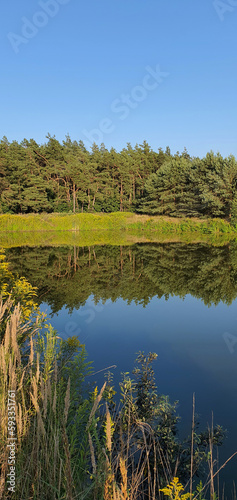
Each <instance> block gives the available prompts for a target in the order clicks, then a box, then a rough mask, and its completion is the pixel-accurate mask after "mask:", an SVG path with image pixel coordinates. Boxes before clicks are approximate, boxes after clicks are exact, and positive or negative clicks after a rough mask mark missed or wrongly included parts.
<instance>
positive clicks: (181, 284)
mask: <svg viewBox="0 0 237 500" xmlns="http://www.w3.org/2000/svg"><path fill="white" fill-rule="evenodd" d="M7 258H8V261H9V262H10V265H11V268H12V270H13V271H14V272H18V273H19V274H20V275H23V276H26V277H27V279H28V280H29V281H30V282H31V284H32V285H34V286H37V287H38V291H39V297H40V300H42V301H44V302H47V303H48V304H49V305H50V306H51V309H52V312H53V313H55V312H57V311H59V310H61V309H62V307H63V306H66V307H68V308H69V310H70V311H72V310H73V309H74V308H78V307H80V306H82V305H84V304H85V303H86V301H87V300H88V298H89V297H90V296H91V295H93V296H94V300H95V303H98V302H99V301H100V300H101V301H102V302H105V301H106V300H108V299H111V300H112V301H115V300H117V299H118V298H122V299H123V300H125V301H126V302H127V303H128V304H129V303H131V301H134V302H135V303H136V304H143V305H144V306H146V305H147V304H148V303H149V301H150V300H151V298H152V297H155V296H157V297H158V298H161V297H165V298H166V299H168V298H169V296H173V295H175V296H178V297H185V296H186V295H187V294H191V295H192V296H193V297H195V298H199V299H202V300H203V302H204V304H206V305H211V304H215V305H217V304H218V303H219V302H220V301H222V302H224V303H226V304H231V303H232V302H233V300H234V299H235V298H236V296H237V244H236V243H231V244H227V245H224V246H220V247H214V246H210V245H207V244H188V245H187V244H183V243H169V244H167V243H166V244H154V243H151V244H147V243H146V244H136V245H133V246H120V247H119V246H103V245H101V246H93V247H84V248H79V247H58V248H57V247H33V248H26V247H22V248H15V249H10V250H7Z"/></svg>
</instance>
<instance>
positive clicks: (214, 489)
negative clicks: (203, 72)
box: [0, 258, 234, 500]
mask: <svg viewBox="0 0 237 500" xmlns="http://www.w3.org/2000/svg"><path fill="white" fill-rule="evenodd" d="M0 271H1V280H0V295H2V296H3V297H4V300H3V301H2V302H1V304H0V318H1V325H2V329H1V333H2V334H1V344H0V359H1V364H0V418H1V435H0V459H1V464H2V474H1V480H0V497H1V498H3V499H4V500H5V499H7V498H9V495H10V497H11V498H12V500H18V499H19V498H32V499H34V500H41V499H43V498H44V499H45V500H52V499H53V500H59V499H60V500H61V499H67V500H74V499H76V498H78V499H80V500H86V499H88V500H145V499H150V500H158V499H163V498H164V496H168V497H169V498H172V499H176V500H178V499H182V500H184V499H185V500H186V499H188V498H194V499H196V498H198V499H202V500H204V499H205V498H211V500H214V498H217V497H218V498H221V492H220V491H219V490H218V484H219V482H218V480H217V479H218V476H219V471H220V469H221V467H220V466H219V465H218V460H216V453H217V448H218V446H219V445H221V443H222V441H223V438H224V432H223V429H222V428H221V427H220V426H219V425H217V426H213V425H211V426H210V428H209V429H206V430H205V429H204V430H203V431H202V432H200V431H199V430H198V427H197V424H198V423H197V420H196V416H195V403H194V401H193V417H192V422H191V423H190V429H191V432H190V436H187V438H186V439H185V440H182V441H181V440H180V439H179V437H178V421H179V419H178V415H177V412H176V405H177V403H171V402H170V401H169V398H168V397H167V396H164V395H161V394H159V392H158V389H157V386H156V384H155V379H154V370H153V364H154V362H155V360H156V358H157V355H156V354H155V353H149V354H147V355H145V354H144V353H139V354H138V356H137V359H136V362H135V368H134V371H133V374H132V376H130V375H129V373H124V374H122V376H121V383H120V390H119V395H118V398H117V395H116V394H115V390H114V386H113V379H112V374H111V373H110V372H108V373H107V376H106V382H105V384H104V385H103V387H102V388H101V389H98V387H97V386H96V377H95V375H96V374H94V373H93V367H92V365H91V363H90V362H88V360H87V357H86V351H85V346H84V345H82V344H81V343H80V341H79V339H78V338H76V337H70V338H69V339H68V340H62V339H60V338H59V336H58V334H57V332H56V331H54V330H53V329H52V327H51V326H50V325H49V324H48V323H47V321H46V318H44V317H43V316H42V314H40V313H39V310H37V306H36V305H35V302H32V298H33V296H34V294H35V290H34V289H33V288H32V287H31V285H29V288H28V294H26V295H25V296H24V298H23V299H22V300H21V298H19V296H18V295H17V293H16V288H14V277H13V275H11V280H12V281H11V282H10V281H9V282H8V281H7V275H8V272H9V270H8V265H7V264H6V262H5V261H4V259H3V258H2V261H1V266H0ZM15 280H16V282H17V281H18V278H15ZM16 300H18V304H17V305H16ZM22 307H23V308H27V310H29V309H31V310H32V313H33V316H29V315H28V316H27V322H26V317H25V316H24V313H22ZM9 394H10V399H11V401H12V397H13V394H14V395H15V396H14V398H15V400H14V401H15V402H14V404H12V403H11V405H10V414H9V412H8V406H7V401H8V398H9ZM9 415H11V419H9ZM12 415H13V416H14V418H13V417H12ZM9 421H10V422H11V424H10V425H9ZM12 421H15V422H16V426H14V425H13V424H12ZM9 433H10V435H11V437H12V436H13V435H14V436H15V437H16V438H17V440H16V442H17V445H16V446H13V445H12V448H11V467H12V469H11V481H12V482H13V484H15V486H14V487H13V490H9V489H8V488H9V487H10V480H9V476H8V475H7V474H9V456H10V450H9V448H8V447H7V443H8V437H9ZM13 448H14V449H13ZM14 479H16V481H15V483H14ZM223 498H225V495H224V496H223ZM233 498H234V497H233Z"/></svg>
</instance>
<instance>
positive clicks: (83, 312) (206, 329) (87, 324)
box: [7, 243, 237, 485]
mask: <svg viewBox="0 0 237 500" xmlns="http://www.w3.org/2000/svg"><path fill="white" fill-rule="evenodd" d="M7 259H8V261H9V262H10V265H11V268H12V270H14V271H16V272H18V273H19V274H20V275H23V276H26V278H27V279H28V280H29V281H30V282H31V284H32V285H34V286H37V287H38V292H39V297H40V301H41V309H42V310H44V311H45V310H47V311H48V313H49V314H50V315H51V323H52V325H53V326H54V327H55V328H56V329H57V330H58V332H59V334H60V335H61V336H63V337H64V338H67V337H68V336H70V335H79V338H80V340H81V341H82V342H84V343H85V345H86V349H87V352H88V356H89V359H90V360H93V361H94V369H95V371H100V370H104V369H106V367H108V366H110V365H116V368H115V369H113V370H112V371H113V373H114V382H115V385H116V388H117V389H118V382H119V380H120V373H121V372H125V371H130V372H131V371H132V368H133V362H134V359H135V357H136V352H138V351H145V352H150V351H152V352H156V353H157V354H158V359H157V361H156V364H155V370H156V380H157V384H158V389H159V392H160V393H162V394H168V395H169V396H170V399H171V401H174V400H179V407H178V413H179V415H180V416H181V417H182V421H181V424H180V433H181V435H184V434H187V433H189V432H190V427H191V414H192V395H193V393H194V392H195V397H196V411H197V413H198V414H199V415H200V422H201V427H202V426H203V427H205V426H206V424H207V422H209V424H211V419H212V412H213V414H214V423H217V424H220V425H222V426H223V427H224V428H226V429H227V430H228V435H227V439H226V441H225V445H224V446H223V447H222V448H221V450H220V462H222V461H225V459H227V458H228V457H229V456H230V455H231V454H232V453H234V452H235V451H236V450H237V426H236V424H237V302H236V298H237V245H236V244H235V243H232V244H229V245H224V246H219V247H213V246H209V245H207V244H189V245H184V244H182V243H170V244H136V245H133V246H127V247H126V246H125V247H118V246H95V247H90V248H89V247H84V248H78V247H58V248H53V247H35V248H25V247H24V248H23V247H22V248H15V249H11V250H7ZM105 371H106V370H105ZM94 379H95V380H97V382H98V384H99V385H100V384H101V385H102V383H103V381H104V371H102V372H100V373H98V374H97V375H95V376H94ZM221 477H222V481H225V482H226V483H229V485H230V483H231V482H232V481H233V479H234V480H235V481H237V460H236V458H235V459H234V460H233V461H232V462H231V463H230V464H229V465H228V466H227V467H226V468H225V469H224V471H223V474H222V476H221Z"/></svg>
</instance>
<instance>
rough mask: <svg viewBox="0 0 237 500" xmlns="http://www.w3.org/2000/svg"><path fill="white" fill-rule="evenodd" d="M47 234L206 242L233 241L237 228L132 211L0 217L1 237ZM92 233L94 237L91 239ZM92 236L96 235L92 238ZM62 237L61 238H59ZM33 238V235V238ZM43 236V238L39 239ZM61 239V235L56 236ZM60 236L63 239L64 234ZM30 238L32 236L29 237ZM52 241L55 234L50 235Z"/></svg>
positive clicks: (217, 222) (218, 222)
mask: <svg viewBox="0 0 237 500" xmlns="http://www.w3.org/2000/svg"><path fill="white" fill-rule="evenodd" d="M42 231H44V232H47V233H48V234H49V233H55V236H56V233H60V232H64V233H65V232H67V231H70V232H71V233H73V237H74V238H75V237H77V241H78V242H80V240H81V241H83V240H85V239H88V237H89V238H94V241H96V239H98V238H99V239H100V241H101V242H102V241H103V238H104V237H105V238H107V239H108V234H106V233H108V232H110V238H111V242H112V240H113V239H116V238H117V239H119V238H125V239H126V238H129V237H132V236H133V237H135V238H137V240H139V238H140V239H142V238H146V239H147V240H153V239H154V237H155V238H164V236H166V237H173V236H175V237H176V238H182V237H184V238H185V239H186V241H187V240H188V241H191V240H192V239H195V238H196V237H200V238H202V237H203V236H204V237H206V239H208V238H209V239H212V240H213V239H216V238H217V239H218V238H223V237H224V239H226V240H231V239H234V238H236V236H237V227H236V226H233V225H231V224H229V223H228V222H227V221H225V220H222V219H203V220H202V219H190V218H184V217H183V218H178V219H176V218H174V217H173V218H171V217H161V216H147V215H138V214H132V213H129V212H115V213H110V214H75V215H74V214H56V213H54V214H24V215H20V214H18V215H10V214H2V215H0V238H1V237H2V238H5V237H7V234H4V233H11V232H27V233H30V232H32V233H36V232H42ZM88 232H90V235H89V236H88ZM92 233H95V234H94V235H93V236H92ZM126 233H127V234H126ZM58 236H59V235H58ZM29 237H31V236H29ZM38 237H39V236H38ZM56 237H57V236H56ZM60 237H62V236H61V235H60ZM27 238H28V236H27ZM50 238H52V235H51V236H50Z"/></svg>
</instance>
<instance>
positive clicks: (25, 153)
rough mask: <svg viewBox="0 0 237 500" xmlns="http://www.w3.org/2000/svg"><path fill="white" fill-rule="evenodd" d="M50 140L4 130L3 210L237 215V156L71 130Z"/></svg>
mask: <svg viewBox="0 0 237 500" xmlns="http://www.w3.org/2000/svg"><path fill="white" fill-rule="evenodd" d="M46 139H47V142H46V143H45V144H41V145H40V144H37V143H36V142H35V141H34V140H33V139H30V140H27V139H24V140H23V141H22V142H21V143H20V144H19V143H18V142H17V141H12V142H11V143H10V142H9V141H8V140H7V139H6V138H5V137H4V138H3V139H2V141H1V142H0V180H1V184H0V211H1V213H3V214H5V213H8V214H28V213H42V212H47V213H51V212H57V213H65V212H67V213H68V212H70V211H71V212H72V213H76V212H87V213H90V212H93V213H95V212H104V213H108V212H117V211H120V212H124V211H129V212H134V211H138V212H140V213H149V214H152V215H168V216H172V217H183V216H185V217H220V218H224V219H228V220H231V218H232V217H233V219H234V218H235V215H234V212H235V207H234V204H235V201H234V200H235V198H236V189H237V162H236V159H235V158H234V156H232V155H230V156H229V157H227V158H223V157H222V156H221V155H220V153H218V154H216V155H215V154H214V153H213V152H212V151H211V152H210V153H207V155H206V157H205V158H202V159H200V158H192V157H190V155H189V154H188V152H187V150H186V149H184V151H183V153H181V154H179V153H178V152H177V153H176V154H174V155H172V154H171V152H170V149H169V148H168V147H167V148H166V150H165V151H163V150H162V149H161V148H159V149H158V152H156V151H153V150H152V149H151V148H150V146H149V144H148V143H147V142H146V141H144V142H143V143H142V144H139V145H138V144H136V146H135V147H134V148H132V146H131V144H127V147H126V148H124V149H123V150H122V151H120V152H117V151H115V149H114V148H111V149H110V150H108V149H106V147H105V145H104V144H101V146H100V147H99V146H97V145H96V144H93V146H92V148H91V151H90V152H89V151H87V149H86V148H85V146H84V144H83V142H82V141H78V142H77V141H72V140H71V138H70V136H69V135H67V136H66V137H65V140H64V141H63V142H62V143H60V142H59V141H58V140H57V139H56V137H55V136H51V135H50V134H49V135H47V137H46Z"/></svg>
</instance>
